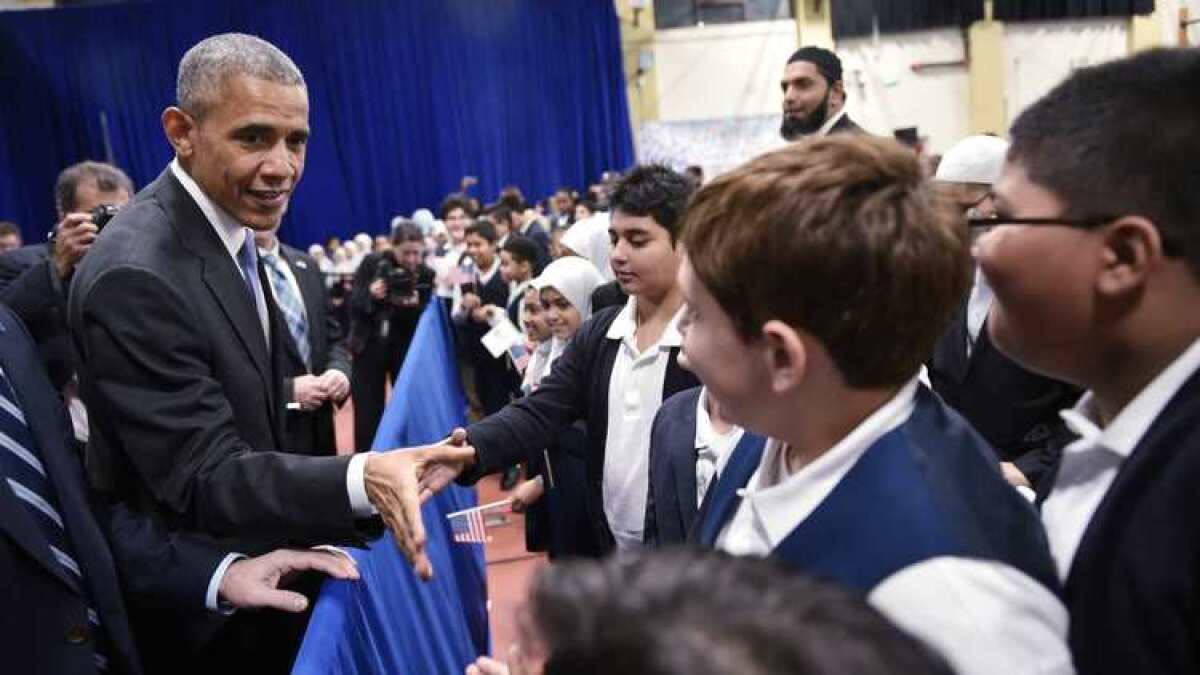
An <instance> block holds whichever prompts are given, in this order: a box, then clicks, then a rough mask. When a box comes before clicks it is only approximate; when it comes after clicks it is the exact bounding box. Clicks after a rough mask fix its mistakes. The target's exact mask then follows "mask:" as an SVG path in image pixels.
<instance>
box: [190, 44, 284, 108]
mask: <svg viewBox="0 0 1200 675" xmlns="http://www.w3.org/2000/svg"><path fill="white" fill-rule="evenodd" d="M234 75H249V76H250V77H254V78H257V79H260V80H267V81H268V82H275V83H277V84H285V85H293V86H297V87H306V86H307V85H305V84H304V75H302V74H300V69H299V68H297V67H296V64H295V63H293V62H292V60H291V59H290V58H288V55H287V54H284V53H283V52H282V51H280V50H279V48H278V47H276V46H275V45H273V44H271V43H270V42H267V41H266V40H263V39H262V38H258V37H255V36H253V35H246V34H244V33H223V34H221V35H214V36H212V37H209V38H205V39H204V40H201V41H200V42H199V43H197V44H196V45H195V46H193V47H192V48H191V49H189V50H187V53H186V54H184V55H183V58H182V59H180V61H179V78H178V79H177V80H176V82H175V98H176V100H177V101H178V104H179V107H180V108H182V109H183V110H184V111H186V112H187V113H188V114H190V115H192V116H193V117H197V118H199V117H203V116H204V115H205V114H206V113H207V112H208V111H209V110H210V109H211V108H212V106H213V105H214V104H215V103H216V102H217V99H218V98H219V97H220V93H221V86H222V85H223V84H224V83H225V80H226V79H227V78H229V77H232V76H234Z"/></svg>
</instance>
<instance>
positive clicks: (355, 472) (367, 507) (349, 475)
mask: <svg viewBox="0 0 1200 675" xmlns="http://www.w3.org/2000/svg"><path fill="white" fill-rule="evenodd" d="M370 455H371V453H369V452H360V453H358V454H356V455H354V456H353V457H351V458H350V464H349V465H348V466H347V467H346V493H347V494H348V495H350V511H351V512H353V513H354V516H355V517H356V518H369V517H371V516H373V515H375V514H377V513H379V509H376V508H375V505H374V504H372V503H371V500H370V499H368V498H367V457H369V456H370Z"/></svg>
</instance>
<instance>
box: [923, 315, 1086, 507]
mask: <svg viewBox="0 0 1200 675" xmlns="http://www.w3.org/2000/svg"><path fill="white" fill-rule="evenodd" d="M928 368H929V380H930V383H931V384H932V385H933V390H934V391H936V392H937V393H938V395H939V396H941V397H942V400H944V401H945V402H946V404H947V405H949V406H950V407H951V408H954V409H955V410H957V411H958V412H959V414H961V415H962V416H963V417H965V418H967V421H968V422H970V423H971V426H973V427H975V429H976V430H977V431H978V432H979V433H980V435H982V436H983V437H984V438H985V439H987V441H988V443H990V444H991V445H992V447H994V448H995V449H996V452H997V453H998V454H999V457H1000V460H1001V461H1004V462H1015V463H1016V464H1017V468H1019V469H1021V471H1022V473H1024V474H1025V475H1026V477H1028V478H1029V479H1030V482H1031V483H1033V484H1034V485H1035V486H1036V485H1038V483H1039V481H1040V480H1041V478H1042V476H1043V475H1044V473H1045V471H1046V470H1047V468H1048V466H1047V458H1046V457H1045V455H1046V453H1047V450H1046V448H1055V449H1057V448H1061V447H1062V446H1063V444H1064V443H1065V442H1066V440H1067V437H1068V435H1069V432H1068V430H1067V427H1066V424H1065V423H1064V422H1063V421H1062V418H1060V417H1059V415H1058V413H1059V411H1060V410H1063V409H1064V408H1070V407H1071V406H1072V405H1074V403H1075V401H1076V400H1078V398H1079V395H1080V392H1079V390H1078V389H1076V388H1074V387H1072V386H1071V385H1068V384H1066V383H1064V382H1060V381H1058V380H1053V379H1050V378H1048V377H1044V376H1042V375H1038V374H1036V373H1031V372H1029V371H1028V370H1025V369H1024V368H1022V367H1021V366H1020V365H1018V364H1017V363H1016V362H1015V361H1013V360H1012V359H1010V358H1008V357H1007V356H1005V355H1004V354H1001V353H1000V351H999V350H998V349H996V347H995V345H993V344H992V341H991V339H990V338H989V337H988V330H987V324H986V323H985V324H984V325H983V327H982V328H981V329H980V330H979V337H978V338H977V339H976V341H975V347H974V349H972V350H971V356H970V358H968V357H967V320H966V304H965V303H963V304H962V305H960V307H959V311H958V313H957V314H955V317H954V319H953V320H952V321H951V323H950V327H949V328H947V329H946V332H945V333H943V334H942V337H941V338H939V339H938V342H937V345H935V347H934V352H933V358H932V359H930V361H929V364H928Z"/></svg>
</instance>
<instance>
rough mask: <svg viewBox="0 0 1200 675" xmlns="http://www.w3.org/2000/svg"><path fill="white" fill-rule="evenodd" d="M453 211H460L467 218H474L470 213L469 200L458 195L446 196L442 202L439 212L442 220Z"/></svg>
mask: <svg viewBox="0 0 1200 675" xmlns="http://www.w3.org/2000/svg"><path fill="white" fill-rule="evenodd" d="M454 209H462V210H463V213H466V214H467V215H468V216H472V217H474V216H473V215H472V213H471V200H470V199H469V198H467V197H466V196H465V195H460V194H452V195H447V197H446V198H445V199H444V200H442V206H441V209H440V210H439V213H440V214H441V217H442V220H445V219H446V216H448V215H450V212H451V211H453V210H454Z"/></svg>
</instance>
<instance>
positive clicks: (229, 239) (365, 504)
mask: <svg viewBox="0 0 1200 675" xmlns="http://www.w3.org/2000/svg"><path fill="white" fill-rule="evenodd" d="M170 166H171V173H172V174H174V175H175V178H176V180H178V181H179V184H180V185H182V186H183V189H184V190H186V191H187V193H188V194H189V195H191V197H192V200H193V201H195V202H196V206H198V207H200V212H201V213H203V214H204V217H205V219H206V220H208V223H209V225H211V226H212V228H213V230H214V231H216V233H217V236H218V237H220V238H221V242H222V243H223V244H224V245H225V250H226V251H228V252H229V256H230V258H232V259H233V264H234V266H235V267H236V268H237V270H238V273H239V275H240V274H241V269H242V268H241V263H240V262H239V261H238V251H240V250H241V249H242V245H243V244H244V243H245V242H246V237H248V236H253V235H252V234H251V233H250V231H249V230H248V229H247V228H246V227H245V226H243V225H242V224H241V223H239V222H238V221H237V220H235V219H234V218H233V216H231V215H229V213H228V212H227V211H225V210H224V209H222V208H221V207H220V206H218V205H217V204H216V203H215V202H213V201H212V200H211V199H209V197H208V195H206V194H204V191H203V190H201V189H200V186H199V185H198V184H196V181H194V180H192V177H191V176H189V175H188V173H187V172H186V171H184V170H183V167H182V166H180V164H179V160H178V159H173V160H171V165H170ZM253 286H254V295H255V300H256V304H257V305H258V320H259V322H260V323H261V324H262V331H263V336H264V338H265V340H266V343H267V345H270V344H271V340H270V334H271V333H270V327H269V326H270V325H269V323H268V314H267V299H266V296H265V295H264V294H263V288H262V284H253ZM369 454H370V453H365V452H360V453H358V454H356V455H354V457H352V458H351V459H350V464H349V465H348V466H347V468H346V492H347V493H348V495H349V498H350V508H351V510H352V511H353V512H354V515H356V516H358V517H360V518H362V517H367V516H371V515H374V514H375V513H378V511H377V510H376V509H375V507H374V506H373V505H372V504H371V501H370V499H368V498H367V485H366V469H367V456H368V455H369ZM238 557H240V556H238V555H236V554H230V556H228V557H226V559H225V560H224V561H223V562H222V563H221V565H220V566H219V567H218V568H217V572H216V574H214V575H213V579H212V582H211V583H210V584H209V586H208V593H207V598H206V600H207V601H208V602H207V604H208V607H209V609H216V598H217V590H218V588H219V587H220V581H221V577H223V576H224V574H225V570H226V569H227V568H228V567H229V565H230V563H232V562H233V560H235V559H236V558H238Z"/></svg>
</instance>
